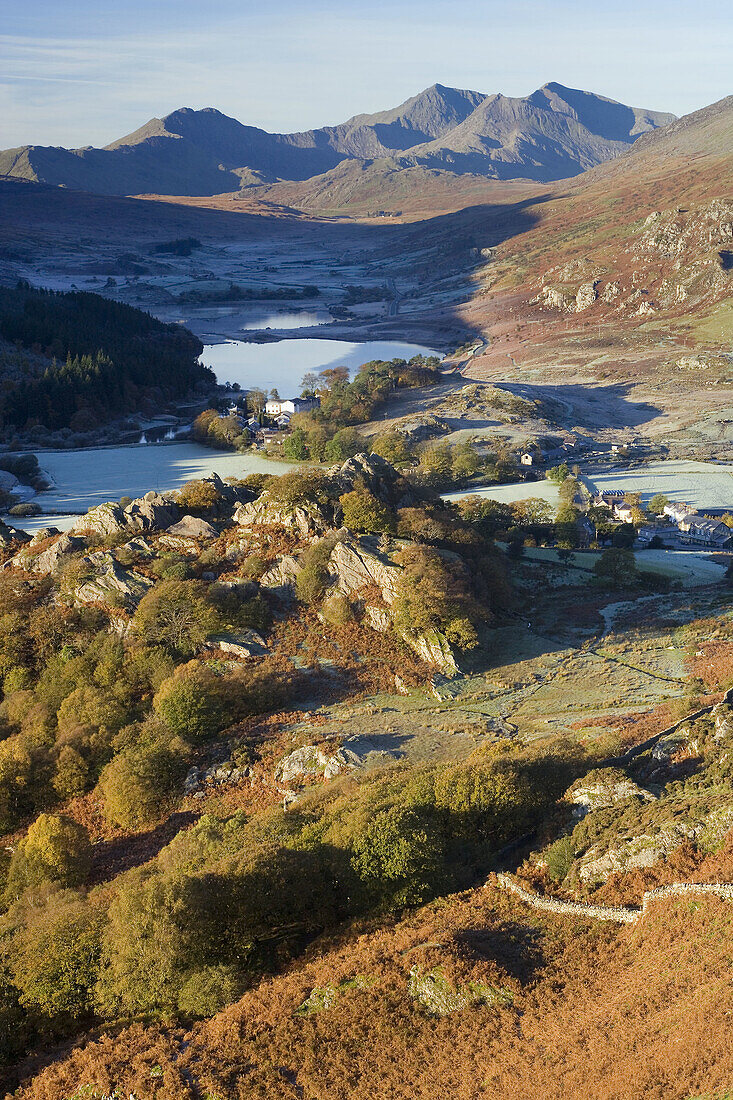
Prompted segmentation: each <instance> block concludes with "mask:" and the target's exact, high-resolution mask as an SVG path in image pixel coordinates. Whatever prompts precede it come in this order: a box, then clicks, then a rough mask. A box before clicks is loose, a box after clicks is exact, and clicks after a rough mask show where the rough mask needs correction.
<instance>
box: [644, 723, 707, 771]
mask: <svg viewBox="0 0 733 1100" xmlns="http://www.w3.org/2000/svg"><path fill="white" fill-rule="evenodd" d="M690 735H691V730H690V727H689V726H680V728H679V729H676V730H674V732H673V733H668V734H667V735H666V737H661V738H660V739H659V741H657V743H656V745H655V746H654V748H653V749H652V760H656V761H657V762H658V763H659V764H669V763H670V761H671V759H672V757H673V756H675V755H676V754H677V753H678V752H680V751H681V750H683V749H687V748H690V747H691V741H690ZM696 748H697V746H696V745H695V747H694V748H693V752H694V751H696Z"/></svg>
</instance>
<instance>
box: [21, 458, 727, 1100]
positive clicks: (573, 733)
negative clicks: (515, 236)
mask: <svg viewBox="0 0 733 1100" xmlns="http://www.w3.org/2000/svg"><path fill="white" fill-rule="evenodd" d="M486 503H487V502H484V504H486ZM505 512H506V514H505V515H504V514H502V515H497V514H496V513H495V512H494V511H492V510H491V508H482V507H481V506H479V507H476V506H475V505H472V504H471V503H470V502H469V503H468V505H467V506H465V507H463V508H460V509H459V508H458V507H456V506H454V505H449V504H445V503H443V502H440V501H439V500H436V499H435V497H434V494H433V493H432V492H431V489H430V483H429V482H426V481H425V480H424V479H423V478H421V476H420V475H419V472H418V471H416V470H415V469H412V468H409V467H407V468H406V469H405V470H403V471H398V470H397V469H395V468H394V467H392V466H391V465H390V464H389V463H388V462H386V461H385V460H384V459H381V458H380V457H379V456H378V455H375V454H371V455H368V454H366V453H357V454H354V455H352V457H351V458H349V459H346V461H344V462H341V463H339V464H337V465H336V466H333V467H330V468H328V469H326V470H320V471H315V470H312V469H311V470H308V469H306V468H301V469H300V470H298V471H294V472H292V473H289V474H286V475H284V476H282V477H279V478H278V477H267V478H263V477H261V476H257V477H253V478H249V479H247V480H246V481H245V482H233V483H231V484H227V483H224V482H222V481H221V480H220V479H218V478H217V477H216V476H214V477H211V478H208V479H206V480H204V481H200V482H192V483H189V484H188V485H186V486H184V488H183V489H182V490H180V492H176V493H165V494H160V493H148V494H147V495H146V496H145V497H142V498H140V499H137V500H132V501H129V500H128V501H122V502H120V504H114V503H109V504H103V505H100V506H98V507H96V508H93V509H92V510H91V511H90V512H89V513H87V514H86V515H85V516H81V517H79V520H78V522H77V523H76V524H75V527H74V529H73V530H72V531H71V532H69V533H68V534H65V535H60V534H59V533H58V532H55V531H54V530H53V529H47V530H45V531H42V532H39V534H38V536H36V538H34V539H33V540H32V541H28V540H27V539H26V540H22V539H21V538H19V537H17V536H15V537H14V535H13V532H12V531H10V530H9V529H7V528H5V529H4V530H3V532H2V535H3V543H4V545H3V549H2V558H3V565H4V568H3V570H2V572H1V573H0V598H1V600H2V606H3V608H4V616H3V622H2V624H0V625H2V627H3V629H2V631H0V659H1V660H2V666H1V667H2V670H3V675H2V689H3V699H2V701H1V702H0V722H1V723H2V731H3V734H4V738H3V741H2V744H0V828H1V829H2V830H3V832H4V836H3V845H2V852H3V857H2V861H1V862H0V886H1V887H2V892H1V893H0V910H2V912H0V963H1V966H0V1023H1V1024H2V1028H1V1029H0V1059H1V1060H2V1062H3V1063H4V1065H3V1073H4V1078H3V1083H4V1084H5V1086H6V1087H7V1088H8V1089H13V1090H15V1091H14V1092H13V1095H15V1096H17V1097H18V1098H19V1100H71V1098H76V1097H79V1098H82V1097H84V1098H86V1100H103V1098H109V1097H110V1096H113V1095H115V1093H117V1094H118V1095H127V1096H130V1095H131V1096H133V1097H135V1100H153V1098H157V1100H202V1098H203V1097H217V1098H218V1100H243V1098H244V1097H247V1098H248V1100H249V1098H250V1097H260V1098H262V1100H271V1098H273V1097H274V1098H280V1097H282V1100H286V1098H288V1097H290V1096H292V1095H293V1092H294V1090H297V1095H299V1096H301V1097H302V1098H303V1100H339V1098H343V1100H347V1098H351V1097H355V1096H356V1097H361V1096H364V1097H367V1096H369V1097H373V1098H375V1100H393V1098H395V1097H403V1098H404V1100H439V1098H441V1097H443V1096H445V1095H446V1089H449V1090H450V1092H451V1094H452V1095H455V1096H457V1097H463V1098H465V1100H479V1098H486V1100H500V1098H502V1100H503V1098H504V1097H507V1096H512V1097H517V1098H519V1100H525V1098H526V1100H529V1098H530V1097H534V1096H536V1095H537V1088H538V1083H540V1084H541V1086H542V1089H543V1093H545V1094H546V1095H548V1096H549V1097H551V1098H553V1100H564V1098H565V1097H567V1096H578V1097H580V1098H581V1100H591V1098H592V1100H636V1098H637V1097H638V1096H639V1095H645V1096H649V1097H652V1098H655V1100H688V1098H689V1097H690V1096H698V1095H717V1094H718V1091H719V1090H720V1089H722V1088H724V1087H725V1086H726V1083H727V1081H728V1080H729V1078H730V1073H731V1070H732V1069H733V1066H732V1064H731V1057H730V1044H729V1043H728V1042H727V1034H728V1020H729V1015H730V1011H731V1009H732V1007H733V1006H732V1004H731V998H730V993H729V989H730V982H729V980H728V978H729V971H730V958H729V954H730V935H731V910H730V901H727V900H725V898H721V897H719V896H717V895H709V894H695V895H693V894H684V893H683V895H682V896H679V895H676V894H671V895H670V894H665V895H662V896H661V897H659V898H657V899H654V898H653V899H652V900H651V901H649V900H647V903H646V904H645V908H644V911H643V914H642V913H641V912H640V911H638V910H640V909H641V903H642V900H644V895H645V893H646V892H648V891H649V890H650V889H653V888H654V887H657V886H660V885H666V884H668V883H671V882H683V883H685V882H700V883H709V882H715V881H729V880H730V879H731V878H733V859H732V857H731V851H732V849H731V839H730V836H731V834H730V828H731V823H732V822H733V787H732V786H731V781H732V777H731V768H730V764H729V763H728V759H729V755H730V745H731V739H732V738H733V716H732V712H731V708H730V705H728V704H726V703H725V702H724V701H722V696H723V691H724V690H725V689H727V688H728V687H729V686H730V682H731V681H730V670H731V667H733V666H732V665H731V660H732V659H733V656H732V655H733V620H732V619H731V613H730V611H729V609H728V608H727V603H728V602H729V601H728V598H727V596H728V588H727V587H726V588H722V587H721V585H720V582H718V583H714V584H705V585H702V586H699V587H697V588H690V589H687V590H685V591H680V590H675V589H674V588H673V587H671V586H669V585H667V586H666V588H667V590H666V592H664V591H662V592H658V593H657V598H656V603H655V605H654V610H653V613H652V612H651V611H650V605H649V603H648V602H645V603H642V602H640V601H642V600H646V601H648V593H649V588H648V587H647V586H646V585H645V584H644V583H641V582H639V580H638V579H637V580H636V581H634V580H632V579H631V577H630V573H629V571H628V570H627V572H626V575H625V576H624V577H622V578H620V580H619V581H618V582H617V583H615V584H613V585H604V584H603V583H600V575H599V576H598V577H597V578H596V579H595V580H594V579H593V577H592V576H589V577H584V576H583V575H582V570H579V568H578V566H577V564H574V563H573V562H572V561H571V560H570V556H568V557H567V558H566V559H563V560H561V559H558V560H557V561H556V562H555V564H553V565H551V564H550V563H549V562H547V563H546V564H545V565H543V564H542V563H541V562H538V561H534V560H530V559H528V560H524V561H523V560H522V559H521V556H520V557H515V558H511V557H507V556H505V555H503V554H502V553H501V552H500V550H498V549H497V547H496V546H494V545H493V541H492V540H493V537H496V538H497V539H499V540H500V541H505V540H506V538H507V534H506V530H505V528H506V526H507V524H509V525H511V529H512V530H514V531H516V530H517V527H519V528H521V530H522V534H523V536H529V534H530V532H531V531H532V530H533V529H534V530H535V532H536V527H535V528H533V527H532V523H531V520H530V519H529V518H528V516H526V515H525V517H524V519H522V511H521V508H517V509H515V511H514V512H513V513H512V512H511V510H509V509H505ZM492 520H493V522H492ZM507 577H509V578H510V579H511V584H512V591H511V592H510V590H509V588H508V586H507ZM581 591H582V599H580V600H579V598H578V597H579V593H581ZM642 609H643V610H642ZM530 615H531V623H527V617H528V616H530ZM606 623H608V624H609V628H608V629H607V628H606ZM18 638H22V639H24V642H23V645H22V646H20V647H19V645H18ZM451 662H452V664H451ZM456 664H458V665H459V666H460V672H459V671H458V669H457V668H456V667H455V665H456ZM688 714H692V715H697V717H692V718H690V719H689V720H685V718H684V716H685V715H688ZM650 735H651V738H650ZM639 742H641V743H642V745H641V747H642V749H643V750H644V751H639V752H638V753H637V754H636V755H633V754H632V755H630V756H629V757H628V758H627V757H625V756H624V755H623V750H624V749H625V748H626V747H627V746H629V745H636V744H637V743H639ZM647 742H648V743H647ZM609 757H611V758H612V759H613V760H614V762H615V763H614V766H613V767H611V766H609ZM516 841H520V843H519V845H516V846H515V843H514V842H516ZM530 846H531V847H532V848H533V849H534V851H532V852H528V848H529V847H530ZM496 867H503V868H510V869H511V870H512V871H513V872H515V875H516V877H513V878H512V879H511V881H512V882H515V884H517V883H521V887H520V888H521V889H522V890H523V891H524V895H517V894H515V893H509V892H508V891H507V889H506V888H505V886H503V885H502V882H505V881H506V880H502V879H499V878H498V877H496V876H495V875H494V874H493V873H492V869H494V868H496ZM538 895H539V898H540V900H543V901H544V902H545V903H547V902H548V899H549V902H550V904H555V905H556V908H558V907H559V912H552V911H548V910H547V909H546V908H545V909H543V908H536V907H535V905H534V900H536V899H537V897H538ZM527 898H529V901H528V900H526V899H527ZM691 899H693V900H692V904H691ZM568 901H570V902H572V903H575V906H576V907H575V908H573V906H572V905H570V906H568V905H567V904H566V903H567V902H568ZM619 904H621V905H624V906H626V907H635V911H634V912H633V913H632V915H631V918H632V919H631V920H630V921H629V922H628V923H622V922H621V921H618V920H616V919H614V917H613V913H611V915H610V917H609V913H608V912H606V911H605V910H603V911H601V914H600V915H601V917H603V919H599V911H598V909H597V907H598V905H601V906H606V907H608V906H611V907H614V906H616V907H617V906H619ZM584 906H586V908H583V907H584ZM642 1050H643V1054H644V1056H643V1058H640V1056H639V1052H640V1051H642Z"/></svg>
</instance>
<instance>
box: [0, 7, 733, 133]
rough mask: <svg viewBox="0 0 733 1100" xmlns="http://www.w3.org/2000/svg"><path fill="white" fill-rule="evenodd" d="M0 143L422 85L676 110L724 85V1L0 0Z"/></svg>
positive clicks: (282, 114) (321, 106)
mask: <svg viewBox="0 0 733 1100" xmlns="http://www.w3.org/2000/svg"><path fill="white" fill-rule="evenodd" d="M0 16H1V18H0V148H7V147H9V146H15V145H20V144H25V143H33V144H37V145H41V144H57V145H68V146H77V145H86V144H91V145H100V144H105V143H106V142H108V141H111V140H113V139H114V138H116V137H119V136H121V135H122V134H124V133H127V132H129V131H131V130H133V129H136V128H137V127H138V126H140V125H141V124H142V123H143V122H145V121H147V119H149V118H151V117H152V116H154V115H164V114H166V113H167V112H169V111H171V110H174V109H175V108H177V107H182V106H188V107H196V108H199V107H207V106H213V107H217V108H218V109H219V110H221V111H224V112H226V113H227V114H231V115H234V116H235V117H236V118H239V119H240V120H241V121H243V122H248V123H251V124H253V125H257V126H262V127H263V128H265V129H267V130H286V131H287V130H298V129H308V128H310V127H312V126H320V125H324V124H327V123H337V122H342V121H344V120H345V119H346V118H348V117H349V116H350V115H352V114H355V113H357V112H360V111H376V110H381V109H384V108H386V107H392V106H395V105H396V104H398V103H400V102H402V100H404V99H407V98H408V97H409V96H411V95H414V94H415V93H416V92H418V91H420V90H421V89H422V88H425V87H427V86H428V85H430V84H433V83H435V82H436V81H437V82H439V83H442V84H448V85H453V86H456V87H461V88H472V89H475V90H477V91H482V92H495V91H500V92H503V93H505V94H507V95H526V94H528V93H529V92H531V91H532V90H534V89H535V88H536V87H538V86H540V85H541V84H544V83H545V82H547V81H550V80H557V81H559V82H560V83H563V84H567V85H569V86H571V87H580V88H586V89H588V90H591V91H596V92H599V93H601V94H603V95H607V96H610V97H612V98H614V99H620V100H622V101H623V102H626V103H630V104H632V105H634V106H639V107H648V108H654V109H657V110H669V111H674V112H675V113H677V114H683V113H686V112H687V111H691V110H695V109H696V108H698V107H702V106H705V105H706V104H708V103H711V102H713V101H714V100H716V99H720V98H721V97H722V96H724V95H728V94H729V93H732V92H733V79H732V78H731V77H730V75H729V74H730V57H731V54H732V53H733V5H731V3H730V0H725V2H723V0H698V2H697V3H696V4H690V3H689V0H688V2H685V3H683V2H681V0H647V2H646V3H643V2H639V0H636V2H631V0H604V2H603V3H597V2H594V0H501V2H497V0H389V2H388V0H340V2H336V0H258V2H256V3H254V2H253V0H208V3H207V2H206V0H94V2H92V0H0Z"/></svg>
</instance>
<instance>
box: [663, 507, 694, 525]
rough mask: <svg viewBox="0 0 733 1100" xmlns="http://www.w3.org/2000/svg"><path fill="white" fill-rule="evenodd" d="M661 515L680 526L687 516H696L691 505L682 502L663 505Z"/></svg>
mask: <svg viewBox="0 0 733 1100" xmlns="http://www.w3.org/2000/svg"><path fill="white" fill-rule="evenodd" d="M663 514H664V515H665V516H669V518H670V519H671V520H672V522H673V523H676V524H677V525H678V526H680V525H681V524H682V523H684V521H685V520H686V519H687V517H688V516H696V515H697V510H696V509H695V508H693V507H692V505H691V504H685V503H684V501H679V502H674V501H673V502H672V504H665V506H664V513H663Z"/></svg>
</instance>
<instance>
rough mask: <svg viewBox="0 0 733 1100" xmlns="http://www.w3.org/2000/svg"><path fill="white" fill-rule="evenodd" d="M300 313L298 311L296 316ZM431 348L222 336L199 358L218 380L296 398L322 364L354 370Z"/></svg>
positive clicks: (389, 343) (428, 352) (426, 352)
mask: <svg viewBox="0 0 733 1100" xmlns="http://www.w3.org/2000/svg"><path fill="white" fill-rule="evenodd" d="M301 316H302V315H301ZM436 354H437V353H436V352H435V351H433V349H432V348H426V347H422V346H421V345H419V344H401V343H396V342H395V341H389V340H387V341H384V340H370V341H368V342H366V343H363V344H356V343H350V342H348V341H346V340H320V339H303V340H299V339H297V338H296V339H293V340H277V341H273V342H272V343H269V344H249V343H246V342H245V341H243V340H227V341H226V343H223V344H207V345H206V346H205V347H204V353H203V355H202V356H201V361H202V362H203V363H205V364H206V366H207V367H211V368H212V370H213V371H214V373H215V374H216V377H217V379H218V380H219V382H222V383H224V382H238V383H239V385H240V386H241V387H242V389H250V388H251V387H252V386H259V387H260V388H261V389H263V390H270V389H272V388H273V387H274V388H276V389H278V390H279V391H280V395H281V397H284V398H288V397H296V396H297V395H298V394H299V393H300V382H301V379H302V377H303V375H304V374H306V373H307V372H308V371H315V372H318V371H321V370H324V369H325V368H326V367H340V366H344V367H348V368H349V370H350V371H351V373H352V374H355V373H356V371H357V370H358V368H359V367H360V366H361V365H362V364H363V363H369V362H370V361H371V360H372V359H411V358H412V357H413V355H436Z"/></svg>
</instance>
